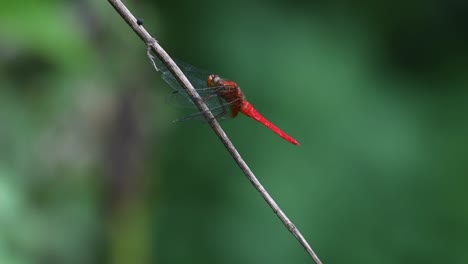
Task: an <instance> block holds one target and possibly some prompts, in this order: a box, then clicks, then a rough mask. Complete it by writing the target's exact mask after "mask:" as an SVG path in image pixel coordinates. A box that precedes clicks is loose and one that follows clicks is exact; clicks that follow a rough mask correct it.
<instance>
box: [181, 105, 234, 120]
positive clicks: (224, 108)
mask: <svg viewBox="0 0 468 264" xmlns="http://www.w3.org/2000/svg"><path fill="white" fill-rule="evenodd" d="M236 101H237V100H236ZM236 101H234V102H236ZM234 102H231V103H223V104H220V105H219V106H217V107H215V108H211V109H210V111H211V113H213V116H214V117H215V118H216V119H217V120H226V119H231V118H232V117H231V115H230V107H231V105H232V103H234ZM188 120H203V121H205V116H204V115H203V112H195V113H193V114H190V115H188V116H185V117H183V118H180V119H177V120H174V122H180V121H188Z"/></svg>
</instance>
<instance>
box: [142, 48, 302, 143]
mask: <svg viewBox="0 0 468 264" xmlns="http://www.w3.org/2000/svg"><path fill="white" fill-rule="evenodd" d="M148 56H149V57H150V59H151V61H152V63H153V66H155V68H156V70H158V71H160V72H161V77H162V79H163V80H164V81H165V82H166V83H168V84H169V85H170V86H171V87H172V88H173V89H174V90H175V91H174V92H173V93H172V94H171V95H170V97H169V99H170V100H171V101H174V100H179V101H180V100H182V101H184V102H185V103H184V104H186V103H187V102H189V104H191V107H194V104H193V102H192V100H191V99H190V97H189V96H188V94H187V93H186V91H185V89H183V88H182V87H181V86H180V84H179V82H178V81H177V80H176V79H175V78H174V76H173V75H172V73H171V72H170V71H169V69H167V67H166V66H165V65H164V64H163V63H162V62H161V61H160V60H159V59H157V58H154V57H153V56H151V54H149V53H148ZM176 63H177V66H179V68H180V69H181V70H182V72H183V73H184V74H185V75H186V76H187V78H188V79H189V80H190V83H192V85H193V86H194V87H195V89H196V90H197V92H198V93H199V94H200V96H201V97H202V99H203V101H204V102H205V103H206V104H207V106H208V108H210V111H211V112H212V113H213V115H214V116H215V118H226V117H231V118H234V117H236V116H237V114H239V112H241V113H243V114H244V115H246V116H248V117H251V118H253V119H254V120H255V121H257V122H260V123H262V124H263V125H265V126H266V127H268V128H269V129H271V130H272V131H273V132H275V133H276V134H278V135H279V136H280V137H282V138H283V139H285V140H286V141H288V142H290V143H292V144H294V145H299V142H298V141H297V140H295V139H294V138H293V137H291V136H289V135H288V134H286V132H284V131H283V130H281V129H280V128H279V127H277V126H275V125H274V124H273V123H271V122H270V121H268V120H267V119H266V118H265V117H263V116H262V115H261V114H260V113H259V112H258V111H257V110H256V109H255V108H254V107H253V106H252V104H251V103H249V102H248V101H247V100H246V99H245V96H244V93H243V92H242V90H241V89H240V87H239V85H237V83H235V82H233V81H229V80H226V79H223V78H221V77H220V76H219V75H216V74H211V73H209V72H207V71H205V70H201V69H198V68H195V67H193V66H191V65H190V64H187V63H184V62H180V61H176ZM180 97H182V99H181V98H180ZM228 114H229V115H228ZM202 115H203V113H202V112H197V113H194V114H191V115H189V116H187V117H185V118H183V119H182V120H186V119H192V118H194V117H200V116H202Z"/></svg>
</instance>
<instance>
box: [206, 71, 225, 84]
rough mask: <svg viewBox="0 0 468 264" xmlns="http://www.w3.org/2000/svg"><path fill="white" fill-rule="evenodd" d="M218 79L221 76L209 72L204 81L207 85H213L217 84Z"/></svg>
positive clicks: (219, 79)
mask: <svg viewBox="0 0 468 264" xmlns="http://www.w3.org/2000/svg"><path fill="white" fill-rule="evenodd" d="M219 81H221V77H219V76H218V75H216V74H210V76H208V80H207V81H206V82H207V84H208V87H214V86H217V85H218V83H219Z"/></svg>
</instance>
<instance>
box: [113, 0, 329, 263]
mask: <svg viewBox="0 0 468 264" xmlns="http://www.w3.org/2000/svg"><path fill="white" fill-rule="evenodd" d="M108 1H109V3H110V4H111V5H112V6H113V7H114V9H115V10H116V11H117V13H119V14H120V16H121V17H122V18H123V19H124V20H125V21H126V22H127V24H128V25H129V26H130V27H131V28H132V29H133V31H135V33H137V35H138V36H139V37H140V38H141V39H142V40H143V41H144V42H145V43H146V44H147V45H148V47H150V48H151V50H152V51H153V52H154V54H156V56H157V57H158V58H159V59H160V60H161V61H162V62H163V63H164V64H165V65H166V66H167V68H168V69H169V70H170V71H171V73H172V74H173V75H174V77H175V78H176V79H177V81H178V82H179V83H180V85H181V86H182V87H183V88H184V89H185V90H186V91H187V93H188V94H189V95H190V97H191V98H192V100H193V102H194V103H195V105H196V106H197V107H198V109H199V110H200V111H202V112H203V114H204V116H205V118H206V120H207V121H208V122H209V124H210V126H211V127H212V128H213V130H214V132H215V133H216V135H218V137H219V139H220V140H221V141H222V142H223V144H224V146H225V147H226V149H227V150H228V152H229V153H230V154H231V156H232V157H233V159H234V160H235V161H236V163H237V164H238V165H239V167H240V169H241V170H242V171H243V172H244V174H245V176H247V178H248V180H249V181H250V182H251V183H252V185H253V186H254V187H255V189H256V190H257V191H258V192H259V193H260V195H261V196H262V197H263V199H265V201H266V202H267V204H268V205H269V206H270V207H271V209H273V212H274V213H275V214H276V215H277V216H278V218H279V219H280V220H281V222H282V223H283V224H284V226H285V227H286V228H287V229H288V230H289V232H291V234H293V235H294V237H296V239H297V240H298V241H299V243H300V244H301V245H302V246H303V247H304V249H305V250H306V251H307V253H308V254H309V255H310V256H311V257H312V259H313V260H314V261H315V263H316V264H321V263H322V262H321V261H320V259H319V258H318V256H317V255H316V254H315V252H314V251H313V250H312V248H311V247H310V245H309V243H307V241H306V240H305V238H304V237H303V236H302V234H301V232H299V230H298V229H297V227H296V226H295V225H294V224H293V223H292V222H291V220H289V218H288V217H287V216H286V214H285V213H284V212H283V211H282V210H281V208H280V207H279V206H278V204H276V202H275V201H274V200H273V198H272V197H271V196H270V195H269V194H268V192H267V191H266V190H265V188H264V187H263V186H262V184H261V183H260V182H259V181H258V179H257V178H256V177H255V175H254V174H253V172H252V171H251V170H250V168H249V166H248V165H247V163H245V161H244V160H243V159H242V157H241V156H240V154H239V152H238V151H237V149H236V148H235V147H234V145H233V144H232V142H231V140H229V138H228V136H227V135H226V133H225V132H224V130H223V129H222V128H221V126H220V125H219V123H218V121H217V120H216V118H215V117H214V116H213V114H212V113H211V111H210V110H209V108H208V107H207V106H206V104H205V103H204V102H203V100H202V98H201V97H200V95H199V94H198V93H197V91H196V90H195V88H194V87H193V86H192V84H191V83H190V82H189V80H188V79H187V77H185V75H184V74H183V73H182V71H181V70H180V69H179V67H178V66H177V65H176V64H175V63H174V61H173V60H172V59H171V58H170V57H169V55H168V54H167V53H166V51H165V50H164V49H163V48H162V47H161V46H160V45H159V44H158V42H157V41H156V40H155V39H154V38H153V37H151V35H150V34H149V33H148V32H147V31H146V30H145V29H144V28H143V27H142V26H139V25H138V24H137V19H136V18H135V17H134V16H133V15H132V14H131V13H130V11H129V10H128V9H127V7H125V5H124V4H123V3H122V2H121V1H120V0H108ZM153 66H154V65H153Z"/></svg>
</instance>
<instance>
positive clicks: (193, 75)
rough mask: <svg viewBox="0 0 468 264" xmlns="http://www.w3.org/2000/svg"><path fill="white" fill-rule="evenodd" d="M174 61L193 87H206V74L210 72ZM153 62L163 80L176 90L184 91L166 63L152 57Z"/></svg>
mask: <svg viewBox="0 0 468 264" xmlns="http://www.w3.org/2000/svg"><path fill="white" fill-rule="evenodd" d="M174 62H175V63H176V64H177V66H179V68H180V69H181V70H182V72H183V73H184V75H185V76H187V78H188V79H189V81H190V83H191V84H192V85H193V86H194V87H195V89H203V88H207V80H208V76H209V75H210V74H211V73H210V72H208V71H206V70H202V69H199V68H196V67H194V66H192V65H190V64H188V63H185V62H182V61H179V60H174ZM154 63H155V64H156V67H157V69H158V71H160V72H161V77H162V79H163V80H164V81H165V82H167V83H168V84H169V85H170V86H171V87H172V88H173V89H174V90H176V91H184V89H183V88H182V87H181V86H180V84H179V82H178V81H177V80H176V79H175V77H174V76H173V75H172V73H171V71H169V69H168V68H167V67H166V65H164V63H162V61H161V60H160V59H159V58H157V57H154Z"/></svg>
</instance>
